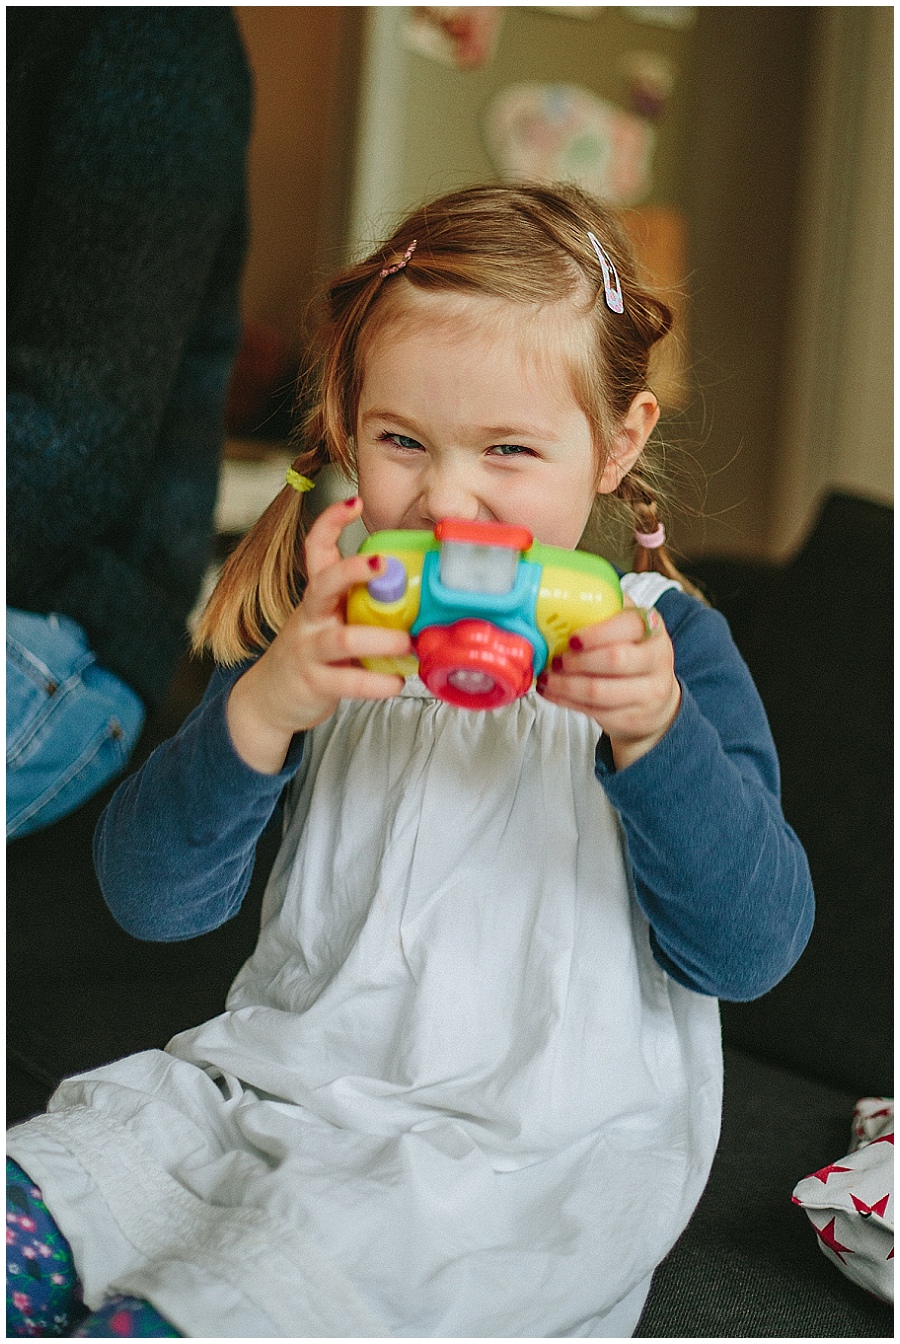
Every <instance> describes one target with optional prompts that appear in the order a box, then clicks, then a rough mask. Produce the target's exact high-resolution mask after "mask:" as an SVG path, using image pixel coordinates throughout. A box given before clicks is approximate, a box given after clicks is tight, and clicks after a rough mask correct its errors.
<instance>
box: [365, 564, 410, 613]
mask: <svg viewBox="0 0 900 1344" xmlns="http://www.w3.org/2000/svg"><path fill="white" fill-rule="evenodd" d="M367 587H368V590H369V596H370V597H373V598H374V599H375V601H376V602H399V600H400V598H401V597H402V596H403V594H404V593H405V592H406V567H405V566H404V564H403V561H402V560H398V559H397V557H396V556H395V555H389V556H388V557H387V569H386V570H385V571H384V573H383V574H379V575H378V578H377V579H370V580H369V583H368V585H367Z"/></svg>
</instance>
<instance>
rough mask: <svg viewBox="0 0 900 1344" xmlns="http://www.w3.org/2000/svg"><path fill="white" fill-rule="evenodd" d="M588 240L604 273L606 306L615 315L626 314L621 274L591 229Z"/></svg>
mask: <svg viewBox="0 0 900 1344" xmlns="http://www.w3.org/2000/svg"><path fill="white" fill-rule="evenodd" d="M588 238H590V240H591V246H592V247H593V249H594V251H595V252H596V253H597V260H598V261H599V263H600V269H601V271H602V272H603V293H604V294H605V295H606V306H607V308H609V309H610V310H611V311H612V312H614V313H624V311H625V302H624V300H623V298H622V286H621V285H620V284H619V273H618V271H617V270H616V268H615V266H614V265H613V261H612V257H611V256H610V255H609V253H608V252H607V250H606V248H605V247H604V246H603V245H602V243H601V242H600V241H599V239H598V238H597V237H596V235H595V234H593V233H591V231H590V229H588Z"/></svg>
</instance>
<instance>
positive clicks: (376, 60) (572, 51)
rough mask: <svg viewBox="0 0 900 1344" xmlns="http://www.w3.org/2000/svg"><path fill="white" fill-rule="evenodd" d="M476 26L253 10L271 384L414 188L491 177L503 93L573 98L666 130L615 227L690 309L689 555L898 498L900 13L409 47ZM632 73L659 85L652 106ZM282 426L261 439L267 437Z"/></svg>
mask: <svg viewBox="0 0 900 1344" xmlns="http://www.w3.org/2000/svg"><path fill="white" fill-rule="evenodd" d="M478 12H479V11H473V10H466V9H461V10H460V9H456V10H453V11H450V10H447V9H443V10H436V9H429V10H421V9H413V8H409V7H405V6H394V5H387V6H372V7H359V6H291V5H286V6H241V7H238V9H237V14H238V17H239V21H240V23H241V28H242V31H243V33H244V38H245V41H246V44H247V49H248V54H249V57H250V61H251V65H252V67H253V71H254V77H255V81H256V98H257V104H256V125H255V131H254V137H253V142H252V147H251V160H250V190H251V212H252V219H251V224H252V244H251V251H250V258H249V262H248V267H247V273H246V278H245V286H244V307H245V316H246V318H247V320H248V341H250V340H251V339H252V337H253V333H254V330H255V332H256V335H257V338H258V339H260V340H263V344H265V340H264V337H265V335H266V334H268V335H269V336H270V337H271V336H272V335H273V334H274V336H275V337H276V338H277V339H276V341H275V345H276V347H277V350H278V353H279V358H280V359H281V361H282V372H281V378H282V383H281V385H282V386H285V385H286V381H289V374H287V373H286V372H285V371H286V370H289V369H290V368H291V367H293V366H295V365H296V362H297V360H299V358H300V355H301V351H302V344H303V327H304V319H305V314H306V309H307V307H308V303H309V300H310V298H311V296H312V294H313V293H314V292H315V289H316V287H317V285H318V284H319V282H320V281H321V280H322V279H323V278H324V277H326V276H327V275H328V274H329V272H330V271H331V270H333V269H334V267H335V266H336V265H339V264H340V263H341V262H342V261H343V260H344V259H345V258H347V257H348V256H351V255H353V254H354V253H356V252H358V251H359V250H360V248H362V247H365V245H366V244H367V243H369V242H371V241H374V240H377V238H378V237H379V236H380V235H381V233H382V232H383V229H384V228H385V227H386V226H389V225H390V223H391V221H392V220H393V219H394V218H395V217H396V216H397V215H398V214H401V213H403V212H404V211H405V210H406V209H407V208H408V207H409V206H410V205H412V204H414V203H416V202H417V201H419V200H420V199H422V198H423V197H426V196H429V195H432V194H434V193H435V192H437V191H440V190H443V189H446V188H449V187H454V186H458V185H463V184H466V183H470V182H476V181H481V180H485V179H490V178H496V177H497V176H498V173H499V171H500V169H499V168H498V160H497V156H496V154H492V153H491V152H490V149H489V146H488V143H487V141H488V127H489V125H490V117H491V109H492V108H493V107H495V106H496V103H495V101H494V100H496V99H497V97H498V95H500V94H502V93H503V92H504V91H505V90H508V89H509V88H510V87H511V86H513V85H518V84H522V83H523V82H527V83H531V84H535V83H537V84H540V85H544V86H546V85H551V86H558V85H567V86H572V85H574V86H577V88H578V89H579V90H582V91H584V92H585V93H587V94H588V95H590V96H592V97H594V98H597V99H601V100H603V102H604V103H605V104H606V105H611V106H614V107H616V108H618V109H620V110H621V111H623V112H624V113H627V114H628V115H634V114H635V112H637V113H638V114H639V115H640V116H643V117H644V119H645V122H646V123H647V124H650V125H652V135H653V141H654V144H653V153H652V162H651V165H650V172H649V174H648V179H649V180H648V182H647V183H646V184H645V188H644V189H643V193H642V194H641V195H640V199H637V200H632V201H630V202H627V203H626V209H625V215H626V219H627V220H629V221H630V223H631V226H632V229H633V231H634V233H635V237H636V241H637V242H638V244H639V250H643V252H644V255H645V260H646V262H647V265H648V268H649V269H650V270H651V272H654V273H655V274H656V276H657V278H658V279H659V281H660V282H661V283H663V284H666V285H669V286H673V287H674V291H675V292H676V293H678V294H680V295H681V296H682V298H681V300H680V301H679V305H678V306H679V311H680V315H681V316H682V318H683V320H684V327H685V339H684V342H683V346H682V351H681V355H680V357H679V360H678V364H677V367H674V368H669V369H667V370H665V371H663V373H662V374H661V375H660V377H661V383H660V389H661V396H662V399H663V401H664V403H668V404H667V406H666V409H667V411H668V412H669V427H668V429H667V431H666V433H667V438H668V439H670V440H671V443H672V444H673V451H672V452H671V454H670V462H671V465H672V467H673V469H674V471H675V474H676V476H678V477H679V478H683V479H682V480H681V481H680V487H684V486H686V487H687V488H686V491H685V490H683V489H681V493H684V494H685V501H686V504H687V509H686V511H685V512H684V513H683V514H680V515H679V516H678V517H677V518H676V520H675V524H674V532H675V540H676V545H677V546H678V548H679V550H680V551H681V552H682V553H683V554H686V555H688V556H690V555H692V554H694V555H699V554H702V553H704V552H708V551H715V552H718V553H724V554H734V555H740V556H747V557H751V558H780V557H781V556H783V555H785V554H787V553H789V552H790V551H791V550H792V549H793V548H794V547H795V546H796V544H797V543H798V542H799V540H800V539H801V538H802V536H803V534H804V532H805V530H806V528H807V526H808V524H809V521H810V519H811V516H812V513H813V511H814V508H815V505H816V501H817V500H818V499H819V498H820V496H821V494H822V492H823V491H824V490H826V489H828V488H831V487H833V486H840V487H843V488H847V489H850V490H852V491H854V492H857V493H860V494H862V495H865V496H868V497H871V498H876V499H879V500H882V501H890V500H891V499H892V489H893V483H892V460H893V448H892V426H893V410H892V380H893V352H892V330H893V323H892V316H891V313H892V295H893V274H892V258H893V243H892V227H893V226H892V196H893V189H892V163H893V147H892V130H893V110H892V86H893V11H892V9H891V8H890V7H887V6H884V7H881V6H797V7H791V6H785V7H774V6H765V7H759V6H752V7H751V6H733V7H725V6H697V7H671V8H670V7H659V6H657V7H646V8H643V9H637V8H626V7H614V6H602V7H591V8H585V7H568V6H552V5H551V6H528V7H510V8H506V9H503V10H498V11H496V12H495V17H496V19H497V24H496V26H497V31H496V32H495V33H494V41H493V46H492V50H491V51H490V52H489V53H488V55H487V57H486V58H485V59H484V60H483V61H482V63H481V64H479V65H477V66H476V67H475V68H461V65H460V63H459V62H455V61H454V60H452V59H449V60H448V59H445V57H446V53H444V56H443V57H442V55H441V53H440V51H439V50H437V51H436V50H435V49H429V48H428V45H427V43H425V44H423V43H422V42H421V41H419V42H417V41H416V40H415V32H414V30H415V29H416V27H417V25H418V26H419V27H420V28H423V29H424V30H425V31H426V34H427V29H428V27H429V25H431V27H432V28H435V27H440V25H441V24H442V23H443V24H444V26H446V19H447V17H448V16H451V17H452V15H453V14H456V15H460V14H462V15H463V16H465V15H466V14H467V13H468V14H469V15H470V16H471V15H474V14H476V13H478ZM636 58H642V59H643V64H644V68H645V70H646V69H649V70H650V71H651V73H652V70H653V68H654V62H655V64H656V67H657V68H658V69H659V70H661V71H662V73H663V75H665V73H666V72H668V74H669V77H670V81H669V85H668V87H667V89H664V90H662V91H660V92H659V97H658V98H657V101H656V102H655V103H654V102H653V99H652V98H650V100H649V102H647V101H646V100H645V102H644V103H643V104H642V103H641V101H640V97H639V90H637V85H636V81H635V78H634V71H635V68H636V66H639V65H640V60H639V59H636ZM648 58H649V60H648ZM663 82H665V81H663ZM645 93H646V88H645ZM270 362H271V361H270ZM267 423H268V425H269V430H268V431H267V429H266V424H265V423H264V424H262V426H261V427H260V426H257V425H251V426H250V432H251V433H252V434H253V435H254V436H255V437H259V436H262V437H263V438H265V436H266V434H267V432H270V433H272V434H273V435H274V436H276V437H277V435H278V433H280V421H279V419H278V417H277V416H275V417H274V418H272V417H270V418H269V420H268V422H267ZM242 432H244V433H246V432H247V426H246V423H245V424H244V427H243V431H242ZM237 455H238V456H240V452H238V454H237Z"/></svg>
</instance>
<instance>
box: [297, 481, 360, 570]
mask: <svg viewBox="0 0 900 1344" xmlns="http://www.w3.org/2000/svg"><path fill="white" fill-rule="evenodd" d="M361 513H362V500H361V499H360V498H359V497H358V496H357V495H353V496H351V497H350V498H349V499H341V500H339V501H338V502H337V504H329V506H328V508H327V509H323V510H322V512H321V513H320V514H319V516H318V518H317V519H316V521H315V522H314V523H313V525H312V527H311V528H310V529H309V532H308V533H307V534H306V544H305V548H304V549H305V555H306V574H307V578H308V579H312V578H314V577H315V575H317V574H320V573H321V572H322V570H323V569H327V568H328V567H329V566H330V565H333V564H334V563H335V562H336V561H337V560H338V559H340V554H341V553H340V551H339V550H338V538H339V537H340V535H341V533H342V532H343V530H344V528H345V527H349V525H350V523H355V522H356V520H357V518H358V517H359V516H360V514H361Z"/></svg>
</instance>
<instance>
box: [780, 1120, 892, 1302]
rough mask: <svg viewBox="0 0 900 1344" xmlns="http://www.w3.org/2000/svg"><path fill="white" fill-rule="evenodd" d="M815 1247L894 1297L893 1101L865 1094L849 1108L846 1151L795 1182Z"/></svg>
mask: <svg viewBox="0 0 900 1344" xmlns="http://www.w3.org/2000/svg"><path fill="white" fill-rule="evenodd" d="M794 1203H795V1204H799V1205H800V1207H801V1208H802V1209H804V1210H805V1212H806V1214H807V1215H808V1217H809V1220H810V1222H811V1223H812V1225H813V1227H814V1228H815V1232H816V1236H817V1237H818V1239H819V1247H820V1249H821V1250H822V1251H823V1253H824V1254H825V1255H826V1256H827V1258H828V1259H829V1260H832V1261H833V1262H834V1263H835V1264H836V1265H837V1267H838V1269H840V1270H841V1271H842V1272H843V1273H844V1274H846V1275H847V1278H848V1279H852V1280H853V1282H854V1283H858V1284H860V1285H861V1287H863V1288H866V1289H868V1291H869V1292H870V1293H874V1294H875V1295H876V1297H880V1298H883V1299H884V1300H885V1301H886V1302H893V1300H894V1275H893V1269H894V1102H893V1099H889V1098H887V1097H864V1098H863V1100H862V1101H858V1102H857V1103H856V1108H855V1110H854V1113H853V1136H852V1139H851V1142H850V1151H849V1153H848V1154H847V1156H846V1157H841V1158H839V1159H838V1160H837V1162H831V1163H829V1165H828V1166H827V1167H822V1168H821V1170H820V1171H814V1172H813V1174H812V1175H811V1176H807V1177H806V1179H805V1180H802V1181H800V1182H799V1184H798V1185H797V1186H796V1187H795V1189H794Z"/></svg>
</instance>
